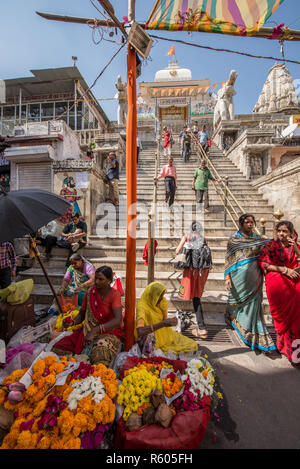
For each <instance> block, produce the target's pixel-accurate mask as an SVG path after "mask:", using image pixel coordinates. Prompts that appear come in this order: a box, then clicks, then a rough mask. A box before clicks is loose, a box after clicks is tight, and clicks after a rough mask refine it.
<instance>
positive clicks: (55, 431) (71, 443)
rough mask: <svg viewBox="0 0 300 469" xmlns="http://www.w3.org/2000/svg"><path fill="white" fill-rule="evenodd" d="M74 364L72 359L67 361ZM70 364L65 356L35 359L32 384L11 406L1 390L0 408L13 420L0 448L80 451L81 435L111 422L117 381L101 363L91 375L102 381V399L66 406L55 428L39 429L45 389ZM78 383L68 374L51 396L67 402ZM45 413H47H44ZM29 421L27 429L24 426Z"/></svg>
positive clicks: (7, 380)
mask: <svg viewBox="0 0 300 469" xmlns="http://www.w3.org/2000/svg"><path fill="white" fill-rule="evenodd" d="M70 361H74V359H70ZM68 364H69V361H68V359H67V358H66V357H63V358H62V359H61V360H59V359H58V358H57V357H56V356H49V357H46V358H45V359H44V360H38V361H37V362H36V363H35V364H34V366H33V374H32V380H33V383H32V384H31V385H30V386H29V387H28V388H27V390H26V391H25V392H24V394H23V401H21V402H19V403H17V404H10V403H9V401H8V400H7V399H6V396H7V393H6V392H5V391H4V390H0V405H3V406H4V407H5V408H6V409H9V410H13V411H14V412H15V415H16V419H15V421H14V423H13V424H12V426H11V428H10V432H9V433H8V434H7V435H6V436H5V438H4V439H3V442H2V446H1V449H80V447H81V440H80V434H82V433H84V432H86V431H93V430H94V429H95V428H96V426H97V424H99V423H102V424H107V423H110V422H112V421H113V420H114V418H115V410H116V406H115V404H114V402H113V399H114V398H115V396H116V394H117V379H116V375H115V373H114V371H113V370H111V369H108V368H106V366H104V365H102V364H98V365H94V367H93V369H94V372H93V373H91V374H90V376H94V377H99V378H101V381H102V383H103V384H104V386H105V392H106V394H105V396H104V398H103V399H102V401H101V402H100V403H99V404H97V403H96V402H94V401H92V399H91V398H90V397H89V396H86V397H84V398H83V399H81V400H80V401H79V402H78V406H77V409H76V410H74V411H71V410H69V409H68V407H66V408H64V409H63V410H61V411H60V413H59V415H57V422H56V425H54V426H52V428H48V429H45V428H43V429H42V430H41V428H39V425H38V422H39V420H40V418H41V417H42V416H43V415H44V414H43V412H44V411H45V409H46V406H47V405H48V404H47V399H48V396H49V394H47V392H48V390H49V389H50V387H51V386H53V384H54V383H55V377H56V374H58V373H61V372H62V371H63V370H64V369H65V367H66V366H67V365H68ZM26 371H27V369H26V370H17V371H15V372H13V373H12V375H10V376H9V377H7V378H5V380H4V381H3V384H6V385H9V384H11V383H13V382H16V381H19V379H20V378H21V377H22V376H23V375H24V374H25V372H26ZM77 381H81V380H80V379H73V378H72V375H69V376H68V378H67V381H66V384H64V385H63V386H54V387H53V388H52V390H51V393H50V394H55V395H56V396H59V397H60V398H62V399H63V401H66V399H67V397H68V395H69V394H70V393H71V392H72V389H73V388H72V384H73V383H75V382H77ZM46 411H47V410H46ZM30 421H32V425H31V428H30V429H27V428H26V429H24V430H22V429H21V426H22V424H23V428H24V425H25V427H26V425H28V423H29V422H30Z"/></svg>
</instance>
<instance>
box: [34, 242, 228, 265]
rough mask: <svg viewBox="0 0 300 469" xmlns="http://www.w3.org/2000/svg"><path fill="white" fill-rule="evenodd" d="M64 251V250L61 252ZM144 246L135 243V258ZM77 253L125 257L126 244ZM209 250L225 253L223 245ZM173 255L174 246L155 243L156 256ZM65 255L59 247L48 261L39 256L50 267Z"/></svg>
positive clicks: (215, 255) (219, 255)
mask: <svg viewBox="0 0 300 469" xmlns="http://www.w3.org/2000/svg"><path fill="white" fill-rule="evenodd" d="M62 251H64V252H62ZM143 251H144V246H142V245H137V247H136V253H137V259H138V258H140V257H141V256H142V255H143ZM78 252H79V253H82V255H83V256H84V257H85V258H86V259H87V260H91V259H92V258H100V257H101V258H107V257H114V256H117V257H126V245H125V244H124V245H123V246H116V245H112V244H111V245H109V244H104V243H102V244H99V245H98V246H87V247H86V248H84V249H82V250H79V251H78ZM211 252H212V256H213V258H214V259H215V258H217V259H224V258H225V254H226V247H225V246H221V247H219V246H212V247H211ZM174 255H175V247H169V246H161V245H160V243H159V244H158V245H157V249H156V257H159V258H162V259H165V258H170V257H172V256H174ZM66 257H67V250H63V249H61V250H59V248H54V249H53V250H52V257H51V259H50V261H46V259H45V255H44V253H43V252H41V258H42V260H43V261H44V262H46V267H48V268H52V267H55V266H56V265H61V264H63V265H65V262H66Z"/></svg>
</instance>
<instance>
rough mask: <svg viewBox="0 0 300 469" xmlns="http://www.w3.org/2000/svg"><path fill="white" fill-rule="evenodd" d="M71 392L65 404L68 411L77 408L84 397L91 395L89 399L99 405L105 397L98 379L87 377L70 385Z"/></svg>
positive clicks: (102, 386)
mask: <svg viewBox="0 0 300 469" xmlns="http://www.w3.org/2000/svg"><path fill="white" fill-rule="evenodd" d="M72 387H73V391H72V392H71V393H70V395H69V397H68V399H67V402H68V407H69V409H70V410H75V409H76V408H77V405H78V402H79V401H80V400H81V399H83V398H84V397H87V396H89V395H90V394H92V396H91V398H92V399H93V400H94V401H95V402H96V403H97V404H99V403H100V402H101V401H102V399H103V398H104V396H105V387H104V385H103V383H102V381H101V379H100V378H98V377H94V376H88V377H87V378H85V379H83V380H82V381H77V382H76V383H74V384H72Z"/></svg>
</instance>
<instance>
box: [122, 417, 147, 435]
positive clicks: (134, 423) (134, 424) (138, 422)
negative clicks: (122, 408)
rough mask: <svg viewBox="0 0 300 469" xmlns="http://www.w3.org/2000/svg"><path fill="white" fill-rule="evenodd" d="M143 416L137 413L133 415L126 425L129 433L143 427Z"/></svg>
mask: <svg viewBox="0 0 300 469" xmlns="http://www.w3.org/2000/svg"><path fill="white" fill-rule="evenodd" d="M142 424H143V423H142V416H141V415H138V414H136V413H133V414H131V415H130V416H129V417H128V419H127V421H126V424H125V429H126V430H127V431H128V432H133V431H134V430H138V429H139V428H140V427H141V426H142Z"/></svg>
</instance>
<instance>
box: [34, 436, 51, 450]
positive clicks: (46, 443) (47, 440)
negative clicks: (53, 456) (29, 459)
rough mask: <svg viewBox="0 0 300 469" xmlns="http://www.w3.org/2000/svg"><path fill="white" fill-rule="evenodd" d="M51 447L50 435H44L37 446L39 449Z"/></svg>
mask: <svg viewBox="0 0 300 469" xmlns="http://www.w3.org/2000/svg"><path fill="white" fill-rule="evenodd" d="M50 445H51V438H49V436H48V435H44V436H43V438H41V439H40V441H39V442H38V444H37V445H36V447H37V449H49V448H50Z"/></svg>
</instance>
